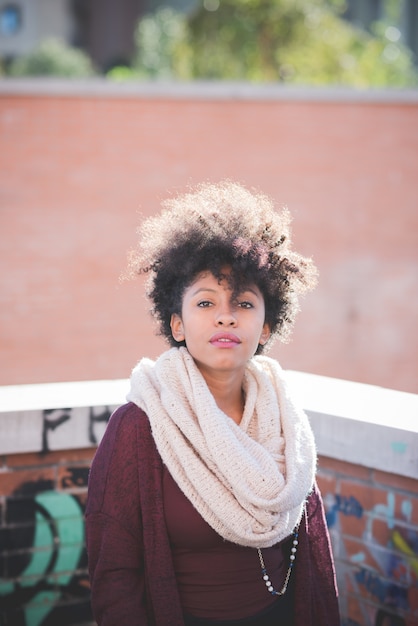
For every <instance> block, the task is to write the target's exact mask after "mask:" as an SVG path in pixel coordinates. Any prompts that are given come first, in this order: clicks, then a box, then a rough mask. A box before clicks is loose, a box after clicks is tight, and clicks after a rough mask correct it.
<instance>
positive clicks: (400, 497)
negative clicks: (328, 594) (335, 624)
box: [318, 457, 418, 626]
mask: <svg viewBox="0 0 418 626" xmlns="http://www.w3.org/2000/svg"><path fill="white" fill-rule="evenodd" d="M318 483H319V486H320V489H321V491H322V495H323V498H324V501H325V504H326V510H327V521H328V526H329V528H330V533H331V537H332V543H333V548H334V557H335V562H336V568H337V576H338V583H339V591H340V604H341V613H342V616H343V617H344V620H345V621H344V623H345V624H347V626H348V625H349V626H379V624H389V625H396V626H398V624H399V625H400V626H401V625H404V626H412V625H413V624H418V549H417V548H418V492H417V482H416V480H412V479H409V478H405V477H401V476H396V475H393V474H386V473H384V472H380V471H376V470H371V469H368V468H366V467H360V466H357V465H352V464H350V463H343V462H340V461H336V460H334V459H329V458H325V457H322V458H321V459H320V461H319V476H318ZM383 616H386V620H387V621H379V619H381V620H383ZM394 616H396V617H397V618H398V620H403V621H396V620H394V619H393V618H394Z"/></svg>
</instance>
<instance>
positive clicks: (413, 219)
mask: <svg viewBox="0 0 418 626" xmlns="http://www.w3.org/2000/svg"><path fill="white" fill-rule="evenodd" d="M0 141H1V152H0V229H1V263H2V271H1V275H0V298H1V306H0V358H1V363H0V384H2V385H6V384H18V383H35V382H54V381H66V380H68V381H71V380H87V379H107V378H124V377H127V376H129V374H130V370H131V368H132V367H133V365H134V364H135V363H136V361H137V360H138V359H140V358H141V357H142V356H145V355H146V356H151V357H154V356H156V355H157V354H158V353H159V352H160V351H161V350H162V349H163V348H164V347H165V344H163V343H162V340H161V339H159V338H157V337H156V336H155V334H154V327H153V323H152V320H151V319H150V316H149V314H148V312H147V311H148V305H147V303H146V302H145V300H144V297H143V284H142V282H141V281H138V282H136V281H134V282H128V283H120V281H119V276H120V274H121V272H122V271H123V270H124V268H125V266H126V255H127V251H128V250H129V249H130V248H131V247H133V246H134V245H135V243H136V234H135V230H136V228H137V225H138V223H139V220H140V217H141V215H149V214H151V213H153V212H155V211H158V210H159V206H160V201H161V200H162V199H164V198H165V197H166V196H167V195H168V194H171V193H177V192H180V191H184V190H185V189H186V187H187V185H188V184H194V183H197V182H199V181H201V180H210V181H217V180H220V179H222V178H226V177H229V178H232V179H236V180H239V181H241V182H242V183H244V184H246V185H248V186H253V187H257V188H259V189H261V190H262V191H264V192H266V193H267V194H270V195H271V196H272V197H273V198H274V200H275V201H276V203H277V204H278V205H287V206H288V207H289V209H290V210H291V212H292V214H293V217H294V222H293V232H294V242H295V247H296V248H297V249H298V250H299V251H300V252H302V253H303V254H305V255H308V256H312V257H313V258H314V260H315V261H316V263H317V265H318V267H319V271H320V282H319V286H318V288H317V289H316V291H315V292H313V293H312V294H309V295H308V296H307V297H306V298H305V299H304V301H303V302H302V312H301V314H300V316H299V318H298V320H297V323H296V328H295V332H294V335H293V340H292V342H291V343H290V344H289V345H286V346H283V345H281V344H276V345H275V347H274V348H273V350H272V352H271V355H272V356H276V357H278V358H279V360H280V361H281V363H282V365H283V366H284V367H286V368H290V369H296V370H302V371H308V372H312V373H316V374H323V375H328V376H334V377H338V378H347V379H350V380H355V381H360V382H366V383H371V384H376V385H383V386H385V387H390V388H395V389H400V390H404V391H411V392H417V391H418V385H417V354H418V333H417V331H416V320H417V313H418V284H417V283H418V276H417V274H418V272H417V260H418V259H417V257H418V252H417V238H416V233H417V222H418V212H417V177H418V158H417V157H418V95H417V93H416V92H415V93H410V92H409V94H408V93H406V94H405V95H404V96H402V94H399V93H395V94H390V93H383V94H380V95H379V94H378V93H377V94H376V93H375V94H373V93H363V94H358V93H357V94H356V93H355V92H349V91H346V92H338V91H329V90H328V91H321V90H319V91H318V90H316V91H315V90H292V89H289V88H287V89H282V88H280V87H278V86H276V87H275V86H270V87H269V86H264V87H262V86H259V87H256V86H249V85H247V86H244V85H241V86H240V85H230V84H223V85H220V84H212V85H207V84H206V85H200V86H199V85H198V84H196V85H194V86H193V85H181V84H177V85H171V86H168V85H166V86H164V85H161V84H159V85H157V84H154V85H153V84H152V83H150V84H144V85H142V86H141V85H125V86H119V85H115V84H113V85H109V84H103V83H100V82H99V83H94V81H93V82H92V83H90V86H87V85H86V84H79V83H72V84H71V86H70V87H69V86H68V85H62V84H61V85H60V83H53V84H52V85H51V83H48V82H45V81H44V82H42V81H41V82H39V81H37V82H35V83H34V82H31V83H29V84H28V83H26V82H24V81H23V82H22V81H17V82H13V81H10V82H8V81H4V82H0Z"/></svg>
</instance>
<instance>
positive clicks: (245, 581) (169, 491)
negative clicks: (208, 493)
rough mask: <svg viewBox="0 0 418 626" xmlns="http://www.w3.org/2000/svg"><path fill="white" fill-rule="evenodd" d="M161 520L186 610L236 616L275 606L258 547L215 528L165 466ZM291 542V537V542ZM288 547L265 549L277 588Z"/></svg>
mask: <svg viewBox="0 0 418 626" xmlns="http://www.w3.org/2000/svg"><path fill="white" fill-rule="evenodd" d="M163 493H164V513H165V522H166V526H167V530H168V537H169V540H170V546H171V552H172V555H173V564H174V571H175V574H176V580H177V587H178V590H179V594H180V601H181V605H182V608H183V611H185V612H186V613H188V614H191V615H194V616H196V617H210V618H212V619H239V618H242V617H247V616H248V615H255V614H257V613H259V612H261V611H263V610H264V609H266V608H267V607H269V606H271V605H272V604H274V602H275V601H276V599H277V597H275V596H273V595H271V594H270V593H269V592H268V591H267V589H266V585H265V582H264V580H263V578H262V573H261V566H260V561H259V558H258V554H257V550H255V549H254V548H247V547H244V546H239V545H237V544H235V543H231V542H230V541H226V540H225V539H223V537H221V536H220V535H218V533H217V532H216V531H214V530H213V529H212V528H211V527H210V526H209V524H207V522H205V520H204V519H203V518H202V516H201V515H200V514H199V513H198V511H197V510H196V509H195V508H194V506H193V505H192V503H191V502H190V500H188V498H186V496H185V495H184V494H183V493H182V491H181V490H180V488H179V487H178V485H177V483H176V482H175V481H174V479H173V478H172V476H171V474H170V473H169V471H168V469H167V468H166V467H164V468H163ZM290 543H291V541H290ZM290 547H291V546H288V549H287V550H286V556H285V557H284V554H283V546H282V545H281V544H278V545H276V546H274V547H272V548H263V550H262V554H263V559H264V562H265V565H266V568H267V571H268V574H269V576H270V580H271V581H272V583H273V586H274V588H275V589H281V588H282V586H283V583H284V580H285V577H286V573H287V569H288V567H289V562H290V559H289V556H290Z"/></svg>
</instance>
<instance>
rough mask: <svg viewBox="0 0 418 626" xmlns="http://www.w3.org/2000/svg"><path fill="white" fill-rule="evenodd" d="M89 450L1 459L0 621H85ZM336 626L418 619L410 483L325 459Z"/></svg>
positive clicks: (416, 505) (409, 624)
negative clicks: (338, 616) (338, 615)
mask: <svg viewBox="0 0 418 626" xmlns="http://www.w3.org/2000/svg"><path fill="white" fill-rule="evenodd" d="M93 454H94V450H93V449H84V450H74V451H68V452H66V451H61V452H48V453H46V454H44V455H39V454H19V455H10V456H7V457H3V458H2V459H1V461H0V623H1V624H2V626H11V625H13V626H14V625H16V624H22V626H48V625H56V624H59V625H60V626H70V625H75V624H84V625H85V624H88V623H90V622H91V621H92V618H91V611H90V604H89V583H88V575H87V559H86V552H85V543H84V525H83V513H84V506H85V499H86V490H87V478H88V470H89V466H90V462H91V458H92V456H93ZM318 483H319V486H320V489H321V491H322V495H323V498H324V502H325V506H326V512H327V521H328V526H329V529H330V534H331V539H332V544H333V550H334V556H335V563H336V569H337V578H338V584H339V590H340V606H341V616H342V624H343V626H413V625H416V624H418V557H417V554H418V495H417V489H416V481H412V480H411V479H408V478H404V477H400V476H396V475H392V474H385V473H383V472H377V471H374V470H371V469H368V468H366V467H359V466H355V465H351V464H348V463H343V462H339V461H335V460H332V459H328V458H325V457H322V458H320V460H319V473H318Z"/></svg>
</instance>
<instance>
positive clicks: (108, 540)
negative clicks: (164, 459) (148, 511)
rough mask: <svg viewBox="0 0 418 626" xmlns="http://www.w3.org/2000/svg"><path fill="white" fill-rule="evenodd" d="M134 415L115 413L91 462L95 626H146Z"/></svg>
mask: <svg viewBox="0 0 418 626" xmlns="http://www.w3.org/2000/svg"><path fill="white" fill-rule="evenodd" d="M137 445H138V442H137V431H136V428H135V420H134V414H133V412H132V411H130V409H129V405H128V406H126V405H125V406H123V407H120V408H119V409H118V410H117V411H116V412H115V413H114V414H113V415H112V417H111V419H110V421H109V424H108V427H107V429H106V432H105V435H104V437H103V439H102V441H101V443H100V445H99V447H98V449H97V452H96V455H95V457H94V460H93V463H92V467H91V471H90V476H89V486H88V496H87V505H86V543H87V554H88V561H89V573H90V583H91V604H92V610H93V615H94V618H95V620H96V621H97V624H99V626H121V625H123V624H126V625H128V624H129V626H149V621H148V617H147V610H146V600H145V595H146V592H145V581H144V578H145V577H144V566H143V562H144V559H143V540H142V528H141V511H140V508H139V501H140V498H139V486H138V467H137Z"/></svg>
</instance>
